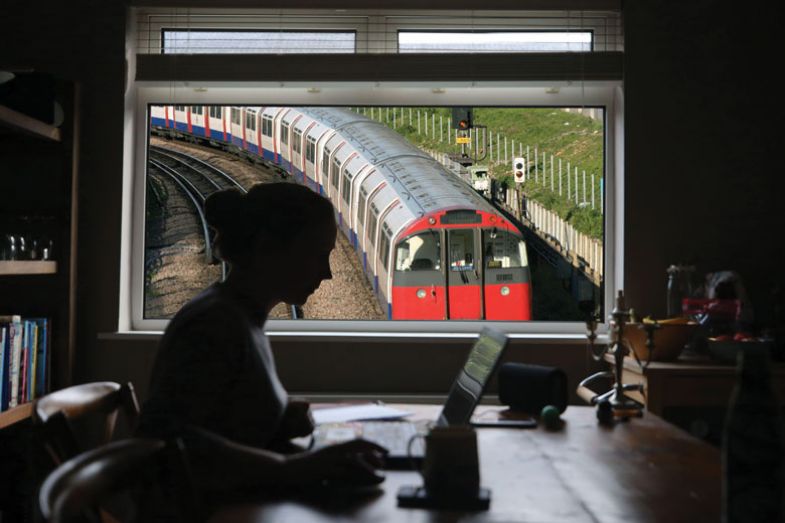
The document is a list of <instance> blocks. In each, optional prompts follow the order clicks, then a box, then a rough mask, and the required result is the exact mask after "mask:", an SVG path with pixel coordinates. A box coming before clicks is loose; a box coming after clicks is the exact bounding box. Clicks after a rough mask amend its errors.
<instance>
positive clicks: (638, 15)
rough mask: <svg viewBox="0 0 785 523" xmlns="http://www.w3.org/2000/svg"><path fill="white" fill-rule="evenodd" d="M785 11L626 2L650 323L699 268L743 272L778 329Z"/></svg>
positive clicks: (635, 251) (632, 287)
mask: <svg viewBox="0 0 785 523" xmlns="http://www.w3.org/2000/svg"><path fill="white" fill-rule="evenodd" d="M780 5H781V4H778V3H769V2H751V3H744V4H741V3H738V2H721V1H714V0H701V1H695V2H678V1H667V2H663V1H655V0H635V1H629V2H626V3H625V6H624V24H625V59H624V90H625V130H626V132H625V155H626V156H625V173H626V178H625V183H626V193H625V220H626V224H625V225H626V230H625V238H624V239H625V249H624V253H625V254H624V255H625V270H626V277H625V287H626V293H627V296H628V297H629V303H630V304H631V305H632V306H634V307H635V308H636V310H638V311H639V312H644V313H646V312H653V313H655V314H656V315H657V316H659V315H661V314H664V313H665V304H666V281H667V275H666V272H665V270H666V268H667V267H668V265H670V264H672V263H677V262H689V263H694V264H695V265H696V268H697V270H698V272H700V273H706V272H709V271H717V270H735V271H738V272H739V274H740V275H741V277H742V278H743V280H744V282H745V283H746V286H747V290H748V291H749V294H750V297H751V299H752V302H753V304H754V307H755V312H756V314H757V316H758V318H760V319H761V320H762V321H764V322H768V321H770V318H771V315H772V309H773V307H772V303H771V302H772V289H773V288H774V287H775V286H776V285H778V286H779V288H780V289H782V288H783V272H782V269H781V268H782V265H783V242H782V233H781V223H782V220H781V219H779V216H778V215H779V214H780V213H778V212H775V209H777V207H780V208H781V207H782V198H783V192H782V189H783V184H782V167H781V165H780V164H781V161H780V160H779V158H778V153H780V151H781V150H782V131H781V129H779V127H780V126H781V124H780V122H781V121H782V119H781V115H782V104H781V103H780V101H779V100H777V98H779V95H780V92H781V89H780V88H779V87H777V86H775V85H774V84H773V83H772V81H773V74H774V71H773V67H776V68H779V66H775V64H777V63H778V62H781V58H780V57H779V56H775V54H777V53H779V51H775V49H777V50H780V49H783V42H782V28H781V27H778V26H777V25H778V24H780V23H781V22H782V20H783V17H782V7H780ZM780 154H781V153H780Z"/></svg>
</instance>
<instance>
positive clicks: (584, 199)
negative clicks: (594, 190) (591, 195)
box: [583, 171, 586, 203]
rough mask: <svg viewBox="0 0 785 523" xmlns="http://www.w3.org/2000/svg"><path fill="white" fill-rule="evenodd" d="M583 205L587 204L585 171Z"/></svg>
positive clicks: (584, 177)
mask: <svg viewBox="0 0 785 523" xmlns="http://www.w3.org/2000/svg"><path fill="white" fill-rule="evenodd" d="M583 203H586V171H583Z"/></svg>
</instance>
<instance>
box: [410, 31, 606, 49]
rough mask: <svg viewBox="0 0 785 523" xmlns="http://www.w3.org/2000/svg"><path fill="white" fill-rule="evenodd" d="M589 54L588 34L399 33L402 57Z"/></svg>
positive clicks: (589, 40) (553, 32) (577, 32)
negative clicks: (418, 55) (421, 54)
mask: <svg viewBox="0 0 785 523" xmlns="http://www.w3.org/2000/svg"><path fill="white" fill-rule="evenodd" d="M591 50H592V32H591V31H580V30H578V31H569V32H567V31H464V32H456V31H429V32H425V31H401V32H399V33H398V51H399V52H401V53H543V52H554V51H555V52H586V51H591Z"/></svg>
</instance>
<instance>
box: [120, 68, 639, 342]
mask: <svg viewBox="0 0 785 523" xmlns="http://www.w3.org/2000/svg"><path fill="white" fill-rule="evenodd" d="M135 87H136V88H135V94H136V97H135V103H134V104H133V105H134V108H133V116H132V118H131V120H132V122H131V123H132V125H126V130H127V131H126V132H127V135H126V138H127V142H126V143H127V145H128V146H129V147H130V149H129V151H130V150H132V151H133V155H132V156H133V162H132V166H131V167H130V168H128V166H126V167H127V169H126V188H127V191H126V193H127V194H126V196H128V197H127V198H125V204H126V205H127V206H128V209H127V210H128V211H130V212H126V213H124V215H125V216H126V218H127V220H126V222H125V223H124V231H125V234H124V235H123V236H124V242H123V248H124V252H125V253H126V255H125V256H123V260H124V263H123V267H122V269H123V273H125V274H130V277H128V278H122V279H121V303H122V304H124V305H121V311H120V330H121V331H162V330H163V329H164V328H165V327H166V324H167V323H168V320H152V319H143V316H142V315H143V305H144V216H145V213H144V189H145V172H146V169H145V165H146V154H147V141H148V128H147V127H148V125H147V122H148V120H147V118H148V115H147V108H148V105H149V104H156V103H160V104H175V103H183V104H186V103H187V104H204V105H210V104H222V105H235V106H236V105H255V106H266V105H276V106H286V105H292V106H304V105H315V104H317V103H318V104H319V105H337V106H358V105H368V106H371V105H373V106H377V105H393V106H405V105H414V106H449V105H462V106H482V105H488V106H525V107H559V106H564V107H576V106H577V107H581V106H585V107H603V108H604V109H605V173H604V175H605V179H606V180H608V183H606V195H605V202H606V209H605V214H604V217H605V239H604V244H605V249H604V256H605V271H604V276H605V278H604V283H605V293H604V297H603V298H604V310H605V311H606V314H607V313H608V312H609V311H610V310H612V308H613V302H614V299H613V298H614V296H615V295H616V290H617V289H620V288H622V281H623V280H622V276H623V260H622V253H623V233H622V231H623V216H622V209H623V205H622V195H623V188H624V182H623V179H624V173H623V156H622V154H623V153H622V151H623V147H622V145H623V143H622V140H623V95H622V89H621V82H620V81H591V82H589V81H586V82H572V81H563V82H547V83H545V82H452V83H451V84H450V85H445V84H437V83H435V82H387V83H379V82H309V83H307V84H304V83H291V84H288V83H283V84H282V83H279V82H275V83H272V82H271V83H266V84H259V83H254V84H233V85H221V86H215V85H210V86H201V85H200V86H194V85H193V83H191V82H169V83H166V84H165V85H163V84H161V85H155V84H154V83H152V82H136V86H135ZM317 98H318V102H317ZM133 166H137V167H136V168H134V167H133ZM482 325H492V326H494V327H496V328H498V329H500V330H502V331H504V332H507V333H508V334H510V335H511V336H513V337H532V338H536V339H540V340H553V341H565V340H570V339H572V340H574V341H579V340H580V341H583V340H585V325H584V324H583V323H580V322H538V321H531V322H492V321H455V320H447V321H391V320H382V321H352V320H270V321H268V322H267V330H268V332H269V333H270V334H271V335H274V336H286V337H290V338H292V337H294V338H297V337H306V338H309V339H313V338H314V337H329V338H333V339H334V338H336V337H344V338H345V337H349V338H352V339H356V338H364V337H367V338H379V337H392V338H401V337H421V336H423V335H428V336H436V337H439V336H442V337H464V336H466V335H467V334H471V333H476V332H477V330H478V329H479V328H480V327H481V326H482ZM124 326H125V329H124V328H123V327H124ZM602 327H604V325H603V326H601V333H602V332H603V331H602Z"/></svg>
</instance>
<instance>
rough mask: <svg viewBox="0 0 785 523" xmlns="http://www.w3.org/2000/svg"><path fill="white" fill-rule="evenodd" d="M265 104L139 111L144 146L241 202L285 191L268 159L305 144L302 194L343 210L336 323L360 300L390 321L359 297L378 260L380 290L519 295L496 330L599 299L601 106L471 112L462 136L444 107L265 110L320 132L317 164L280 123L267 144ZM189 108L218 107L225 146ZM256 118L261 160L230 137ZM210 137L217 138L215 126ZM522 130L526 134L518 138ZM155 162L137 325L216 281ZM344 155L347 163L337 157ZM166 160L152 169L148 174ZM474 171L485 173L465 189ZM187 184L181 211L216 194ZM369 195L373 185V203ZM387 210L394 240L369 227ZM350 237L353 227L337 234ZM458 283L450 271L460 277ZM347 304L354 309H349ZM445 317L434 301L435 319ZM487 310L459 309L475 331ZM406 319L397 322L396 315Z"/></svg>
mask: <svg viewBox="0 0 785 523" xmlns="http://www.w3.org/2000/svg"><path fill="white" fill-rule="evenodd" d="M540 91H541V90H538V91H537V92H540ZM429 92H430V91H429ZM587 96H588V93H587ZM266 106H270V107H272V106H274V104H273V103H272V101H267V102H265V101H264V100H261V99H260V100H259V103H257V104H256V105H254V106H249V107H238V106H235V107H231V106H229V105H223V106H222V105H220V104H219V103H214V104H213V105H211V106H177V107H181V108H183V109H184V111H187V112H184V111H181V110H177V111H175V110H174V109H175V107H173V106H162V105H152V104H151V105H150V106H149V113H148V114H149V116H150V119H149V126H150V127H149V131H150V136H149V144H150V145H151V146H155V148H159V147H165V148H166V147H170V148H171V149H172V150H173V151H175V152H177V153H178V154H179V153H187V154H190V155H193V156H194V157H195V158H197V159H199V160H201V161H203V162H206V163H208V164H213V165H215V166H216V167H217V168H219V169H221V170H223V171H224V172H226V174H228V175H229V176H230V177H231V178H232V179H233V180H234V182H230V183H233V184H234V185H235V186H238V185H239V186H242V187H243V189H245V190H247V189H249V188H250V187H252V186H253V185H254V184H257V183H270V182H280V181H281V179H282V176H285V180H286V181H287V182H291V183H298V177H295V176H289V173H290V171H292V169H291V166H290V165H289V164H288V163H287V161H288V160H287V159H286V158H285V155H286V151H287V149H284V147H285V146H286V144H287V138H288V132H289V131H292V132H293V134H294V137H293V139H294V143H291V142H290V143H289V145H291V146H292V147H293V148H295V147H296V148H298V149H299V148H302V147H305V151H301V152H302V153H303V154H304V157H306V158H308V157H311V156H312V157H313V158H314V160H316V161H320V162H321V164H320V165H321V167H322V170H323V173H322V183H323V184H324V185H325V187H321V188H320V187H312V188H313V189H314V190H317V191H321V192H322V193H324V192H329V194H330V196H331V202H332V203H333V204H334V206H335V207H336V217H337V216H338V211H339V210H340V211H341V212H343V213H344V214H343V222H342V224H341V225H342V226H341V227H340V231H341V232H340V233H339V237H338V240H337V241H338V242H339V243H340V242H344V245H343V247H345V249H343V250H339V249H336V251H335V252H342V253H355V252H356V254H353V255H352V256H349V258H351V263H354V264H355V265H354V266H353V269H354V270H353V271H350V272H347V273H346V274H352V275H358V274H359V275H360V278H354V280H352V277H351V276H346V275H340V274H339V273H338V272H336V278H335V281H333V282H332V283H331V286H333V290H332V291H329V292H334V293H337V294H339V295H348V296H352V299H355V298H356V299H357V300H358V304H354V308H349V307H347V308H346V309H345V311H357V310H369V306H366V305H367V303H368V301H367V300H370V302H371V303H373V304H374V307H381V309H382V310H383V311H384V313H383V314H382V315H381V317H374V318H373V319H378V320H385V319H387V318H388V313H389V311H390V310H392V311H393V317H395V312H396V307H397V304H396V303H395V302H393V303H387V302H384V303H382V302H383V301H384V300H386V299H387V297H386V296H382V297H380V292H379V289H378V288H376V289H375V288H374V285H375V284H376V282H375V281H374V278H373V267H375V266H380V264H384V266H385V267H388V266H390V265H392V266H393V267H395V269H396V271H394V272H393V275H392V276H393V280H392V281H391V282H390V284H391V285H392V287H393V288H395V287H396V286H408V285H410V284H412V283H413V282H418V281H424V277H426V276H427V277H431V276H433V277H435V278H436V279H435V280H434V282H435V283H433V284H434V285H437V286H438V285H441V286H442V287H443V288H442V289H441V290H438V294H439V296H443V297H444V298H443V299H445V300H447V301H448V302H449V300H450V296H451V295H452V296H457V295H458V294H460V292H457V291H456V292H453V291H451V288H450V286H452V285H467V284H471V285H477V284H479V285H486V284H489V283H488V282H495V281H505V282H513V283H512V284H513V285H520V288H517V289H513V291H514V292H512V293H511V294H510V296H512V297H513V298H515V299H519V298H520V297H524V296H526V297H530V298H527V299H526V300H525V301H526V304H525V305H520V306H521V307H529V308H530V312H531V315H530V316H528V315H524V314H522V313H521V314H519V315H517V316H514V314H517V312H516V313H514V314H512V315H507V316H505V315H503V314H501V313H499V316H498V318H499V320H502V319H503V320H505V321H507V320H509V321H517V320H525V319H529V318H531V319H533V320H536V321H559V322H565V321H581V320H582V318H584V317H585V312H586V311H598V310H599V307H601V306H602V303H604V302H603V300H604V299H605V295H604V285H605V284H604V278H605V275H604V260H605V259H606V255H605V254H604V247H605V245H604V242H605V239H606V238H605V229H604V219H605V214H606V213H605V208H606V204H605V194H606V187H605V171H604V169H605V165H606V162H608V161H609V160H608V158H607V157H606V155H605V150H604V144H605V142H606V140H607V138H608V137H607V136H606V133H605V121H606V118H607V117H606V114H605V112H604V109H603V107H589V106H583V107H578V106H576V107H566V108H565V107H508V106H501V105H500V106H478V107H473V108H471V118H472V120H473V122H472V123H473V124H474V127H473V128H470V129H469V130H468V131H463V132H462V131H461V130H458V129H453V128H452V127H451V122H450V120H451V118H452V116H453V108H452V107H393V106H388V107H377V106H373V107H371V106H368V107H351V108H349V107H324V106H319V107H306V108H303V107H297V106H293V107H280V108H279V109H276V111H277V112H278V113H279V114H287V115H288V116H287V118H288V119H289V120H293V119H294V118H298V117H299V118H302V117H306V118H313V119H314V120H316V121H317V124H318V125H319V129H327V130H326V131H325V132H327V133H331V134H330V135H325V138H326V136H333V135H335V136H336V138H334V139H332V143H331V144H332V146H333V149H332V155H331V151H330V150H329V149H327V148H326V147H325V148H324V150H323V155H322V156H321V157H319V158H317V157H316V155H317V152H318V151H319V150H320V149H318V148H317V145H316V138H314V137H312V136H305V134H304V132H303V131H302V130H297V131H295V130H294V129H291V128H290V125H289V124H285V123H281V124H280V125H281V127H280V130H281V133H280V135H279V133H277V132H275V133H274V132H272V131H273V130H274V129H273V128H272V126H273V125H279V124H278V123H277V122H276V120H275V119H274V118H271V117H269V116H268V117H264V116H263V115H261V114H260V108H261V107H266ZM275 107H278V106H275ZM199 110H201V111H202V113H201V114H207V113H208V112H209V113H210V114H216V115H217V114H223V111H224V110H226V111H229V114H230V116H231V118H232V121H236V122H238V125H234V124H233V125H232V129H231V135H230V134H229V133H227V134H223V133H220V132H213V133H211V135H210V136H209V137H207V136H204V134H203V133H201V132H200V131H199V130H198V129H196V127H197V126H195V125H194V126H191V127H189V126H188V125H187V124H188V119H189V117H190V114H191V113H192V112H193V114H199V113H198V111H199ZM388 111H389V118H388ZM257 117H258V118H260V119H261V120H262V130H269V131H271V132H270V133H269V134H270V135H274V136H268V137H267V138H266V139H265V140H264V141H263V144H262V147H261V149H256V148H255V147H253V144H249V143H248V142H247V141H243V140H242V139H241V138H242V136H243V135H242V133H243V131H244V129H245V130H246V131H247V130H248V129H251V130H255V128H256V125H257V122H256V118H257ZM298 121H303V120H298ZM371 122H373V123H372V124H370V123H371ZM426 122H427V124H428V126H427V128H426V125H425V124H426ZM369 124H370V125H369ZM245 126H247V127H245ZM212 127H213V128H214V130H218V129H219V127H220V125H219V124H215V125H213V126H212ZM192 128H193V129H194V130H193V131H192V130H191V129H192ZM243 128H244V129H243ZM533 129H537V135H536V136H534V137H533V136H532V134H531V133H532V132H533V131H532V130H533ZM250 132H251V131H247V133H250ZM314 134H316V133H314ZM251 136H252V135H251ZM265 136H267V135H265ZM457 138H462V139H461V140H458V139H457ZM222 142H225V143H222ZM303 142H305V143H303ZM339 143H343V144H344V145H341V146H338V145H337V144H339ZM344 147H345V148H344ZM208 148H211V149H208ZM282 151H283V154H280V153H281V152H282ZM276 152H277V153H279V154H275V153H276ZM338 153H340V154H338ZM156 154H160V153H157V152H156V149H152V148H151V149H150V150H148V151H147V157H148V158H149V159H150V163H148V165H147V171H146V172H145V176H146V178H145V184H144V185H143V187H144V188H145V191H146V192H145V193H144V194H143V197H142V198H141V202H143V203H142V204H141V205H143V206H144V212H143V213H142V214H143V216H144V217H143V221H142V222H141V223H142V226H143V227H144V228H143V230H144V238H145V243H144V245H145V251H144V255H143V256H139V258H140V259H144V260H145V263H144V266H143V268H141V269H138V271H139V272H137V273H135V274H143V277H144V280H143V283H142V284H140V286H139V287H140V288H142V289H144V290H143V293H140V294H142V298H141V300H140V301H141V302H142V304H143V311H144V314H145V317H144V318H143V319H145V320H146V319H147V318H150V319H159V318H160V319H165V318H167V317H170V315H171V314H173V313H174V312H176V311H177V310H178V309H179V308H180V307H181V306H182V305H183V304H184V303H186V302H187V301H188V299H190V298H191V297H193V296H194V295H195V294H197V293H198V292H200V291H201V290H203V289H204V288H205V287H207V286H208V285H210V284H211V283H212V282H214V281H215V280H216V279H218V278H220V277H221V270H220V265H217V264H215V263H214V262H213V257H212V255H211V254H210V252H209V246H207V247H206V243H208V242H209V237H208V239H205V238H204V234H203V231H204V230H205V229H206V227H204V225H203V224H202V223H201V221H200V220H201V218H200V216H199V213H198V212H197V210H196V209H195V208H194V203H193V200H192V199H191V196H193V195H191V194H189V192H187V191H186V192H184V191H183V188H182V187H180V186H179V185H178V184H177V182H176V181H175V180H174V179H172V178H170V177H169V175H168V174H167V172H166V169H165V168H162V163H161V160H162V159H161V158H156ZM424 154H425V155H429V156H433V157H435V158H436V159H437V160H438V161H432V160H430V158H428V157H426V156H424ZM350 157H351V158H357V161H355V160H351V161H349V160H348V159H349V158H350ZM612 158H613V155H611V159H612ZM240 159H242V160H243V161H238V160H240ZM249 159H250V160H252V161H251V162H248V161H247V160H249ZM172 162H173V161H172V160H171V159H167V160H165V161H164V162H163V163H164V164H171V163H172ZM461 162H463V163H461ZM350 163H351V165H352V166H358V170H359V166H361V165H364V164H367V165H368V167H366V169H367V171H366V170H363V171H362V172H363V174H362V175H358V174H357V173H356V172H353V171H354V170H353V169H351V168H349V170H350V171H352V172H348V171H347V168H348V166H349V164H350ZM464 163H466V164H469V163H470V164H471V165H463V164H464ZM164 167H165V165H164ZM310 167H311V166H310V165H309V168H310ZM178 169H179V170H180V171H184V170H186V169H187V168H186V167H183V166H180V167H178ZM480 171H482V172H485V173H487V176H484V177H482V178H481V179H480V178H479V177H477V176H476V173H477V172H480ZM473 173H474V175H475V176H474V178H473V176H472V175H473ZM187 174H188V173H187V172H184V175H187ZM194 178H195V180H196V181H195V182H194V184H195V187H196V189H198V191H199V192H200V193H203V194H200V195H198V196H200V197H198V198H196V199H197V200H202V199H203V198H201V197H206V196H207V195H209V194H210V192H211V191H214V190H216V187H219V186H221V187H223V186H225V184H226V183H227V180H226V179H225V178H223V177H221V176H217V175H216V178H215V180H213V179H212V178H211V180H213V181H211V182H210V183H205V182H204V180H203V179H201V178H200V179H196V177H194ZM355 179H357V183H358V184H360V182H361V181H363V182H364V183H363V184H360V185H359V191H358V198H357V200H356V201H355V200H354V199H353V196H354V192H353V184H354V180H355ZM371 179H373V182H371V181H370V180H371ZM304 181H305V182H306V183H308V181H309V180H304ZM213 182H214V183H213ZM478 182H483V183H482V184H480V183H478ZM299 183H302V182H299ZM309 185H310V184H309ZM381 187H386V189H384V190H383V191H381V192H380V190H379V189H380V188H381ZM327 189H329V191H327ZM355 189H357V187H355ZM382 194H383V195H384V197H382V196H381V195H382ZM395 199H399V201H400V202H401V208H400V212H399V211H398V210H396V213H395V217H396V218H395V220H396V221H395V229H394V230H391V229H390V228H389V225H388V228H387V229H385V226H384V224H383V223H382V220H381V216H382V213H383V212H384V210H385V209H387V208H388V205H389V204H390V202H391V201H394V200H395ZM372 202H375V203H372ZM339 203H340V205H338V204H339ZM355 205H356V208H355V207H354V206H355ZM354 216H357V218H356V221H353V217H354ZM499 220H503V223H502V222H499ZM357 223H359V224H360V226H356V224H357ZM186 225H187V226H186ZM494 225H497V226H496V228H494ZM352 226H356V228H355V229H354V230H352ZM377 228H378V230H377ZM186 231H187V232H186ZM377 234H378V235H379V238H377V237H376V235H377ZM358 236H359V238H358ZM380 244H381V245H380ZM374 246H376V247H378V248H374ZM206 253H207V254H206ZM393 255H394V258H392V259H389V258H390V256H393ZM208 257H209V258H208ZM530 262H531V263H530ZM347 263H349V262H347ZM447 268H449V269H450V273H448V271H447V270H446V269H447ZM427 270H433V271H437V270H438V271H440V272H441V271H444V273H443V274H442V275H441V277H439V276H438V275H433V274H432V275H430V276H428V275H424V274H420V275H419V276H418V275H416V274H409V275H408V276H407V275H406V274H401V277H402V278H403V279H402V280H397V281H396V280H395V273H398V272H400V273H406V272H412V271H427ZM462 271H466V273H465V274H460V273H461V272H462ZM468 271H472V272H474V273H476V275H474V274H471V273H469V272H468ZM488 271H493V272H492V273H489V272H488ZM369 272H370V273H371V274H370V276H368V273H369ZM488 274H490V276H487V277H486V275H488ZM456 276H457V277H456ZM138 278H140V277H138ZM500 278H501V279H500ZM503 278H507V279H503ZM140 279H141V278H140ZM357 279H359V282H357V281H356V280H357ZM467 282H468V283H467ZM471 282H475V283H471ZM429 285H431V284H429ZM335 288H338V289H340V290H339V291H335V290H334V289H335ZM328 289H329V288H328V287H325V290H324V291H322V290H318V291H317V294H315V295H314V298H313V299H314V300H315V301H316V302H317V303H318V300H319V299H322V300H323V301H322V303H324V300H328V298H324V297H323V296H322V297H321V298H320V297H319V296H320V293H322V292H328ZM369 289H370V290H369ZM363 293H366V295H367V297H366V298H363V299H364V300H366V301H360V300H361V298H360V296H361V295H363ZM478 295H479V296H480V298H479V299H481V300H486V296H488V297H489V298H487V299H490V298H492V297H498V293H490V294H488V293H479V294H478ZM516 297H517V298H516ZM440 299H441V298H440ZM511 299H512V298H511ZM520 300H521V301H523V299H522V298H520ZM450 305H451V304H450V303H446V304H445V307H447V306H450ZM497 305H499V304H498V303H497V304H494V303H492V302H488V303H485V302H483V303H480V304H478V305H477V307H476V308H473V309H471V310H477V311H482V314H484V315H485V319H488V320H494V319H495V318H493V317H491V316H489V314H491V313H492V312H493V311H497V312H498V311H501V310H502V307H501V306H500V305H499V306H497ZM407 306H408V305H405V304H404V305H403V306H402V308H401V309H399V310H404V308H405V307H407ZM505 307H507V305H505ZM515 307H517V305H516V306H515ZM315 310H318V312H314V311H315ZM407 310H408V311H409V312H407V313H406V314H409V313H410V312H411V311H412V310H411V309H407ZM467 310H468V309H467ZM505 310H506V311H509V310H511V309H509V308H507V309H505ZM515 310H518V309H515ZM489 311H490V312H489ZM319 314H320V315H319ZM353 314H357V313H356V312H342V311H341V310H339V309H338V308H335V307H321V308H318V309H316V308H315V309H313V310H311V311H310V313H309V312H308V311H307V310H306V317H307V318H308V319H345V320H357V319H360V318H358V317H357V316H353ZM380 314H381V313H380ZM417 314H419V312H417ZM275 317H276V318H282V316H275ZM406 317H407V318H411V316H406ZM362 319H369V318H365V317H363V318H362ZM413 319H432V317H428V318H413Z"/></svg>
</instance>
